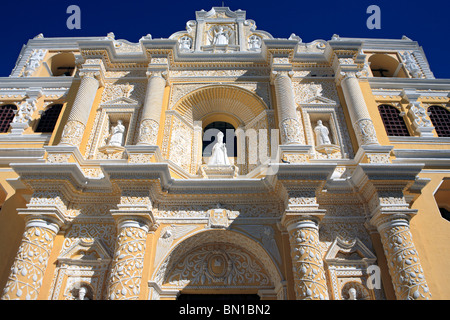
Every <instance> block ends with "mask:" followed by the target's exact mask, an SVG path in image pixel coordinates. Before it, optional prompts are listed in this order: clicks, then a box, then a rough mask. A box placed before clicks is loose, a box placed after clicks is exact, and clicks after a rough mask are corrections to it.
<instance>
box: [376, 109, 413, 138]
mask: <svg viewBox="0 0 450 320" xmlns="http://www.w3.org/2000/svg"><path fill="white" fill-rule="evenodd" d="M378 110H379V112H380V115H381V119H382V120H383V124H384V127H385V129H386V132H387V135H388V136H396V137H401V136H403V137H405V136H409V132H408V128H407V127H406V124H405V121H403V118H402V117H401V116H400V111H399V110H398V109H397V108H395V107H393V106H390V105H380V106H378Z"/></svg>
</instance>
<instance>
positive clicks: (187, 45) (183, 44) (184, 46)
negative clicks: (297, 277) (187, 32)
mask: <svg viewBox="0 0 450 320" xmlns="http://www.w3.org/2000/svg"><path fill="white" fill-rule="evenodd" d="M191 43H192V41H191V38H189V37H186V36H184V37H181V38H180V50H181V51H189V50H191Z"/></svg>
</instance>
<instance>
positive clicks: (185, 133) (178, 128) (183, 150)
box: [169, 116, 193, 172]
mask: <svg viewBox="0 0 450 320" xmlns="http://www.w3.org/2000/svg"><path fill="white" fill-rule="evenodd" d="M172 119H173V121H172V133H171V135H170V153H169V159H170V160H171V161H173V162H174V163H175V164H177V165H179V166H180V167H181V168H182V169H184V170H185V171H186V172H189V171H190V168H191V152H192V139H193V130H192V129H191V128H189V127H188V126H187V125H186V124H185V123H184V122H183V121H181V120H179V119H178V118H177V117H175V116H174V117H172Z"/></svg>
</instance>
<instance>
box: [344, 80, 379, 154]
mask: <svg viewBox="0 0 450 320" xmlns="http://www.w3.org/2000/svg"><path fill="white" fill-rule="evenodd" d="M341 86H342V91H343V92H344V97H345V102H346V103H347V107H348V110H349V113H350V119H351V121H352V125H353V129H354V130H355V133H356V138H357V139H358V143H359V145H360V146H362V145H371V144H378V139H377V135H376V132H375V127H374V125H373V122H372V120H371V118H370V115H369V110H368V109H367V105H366V102H365V100H364V96H363V93H362V91H361V87H360V86H359V81H358V78H357V77H356V73H355V72H346V73H343V77H342V80H341Z"/></svg>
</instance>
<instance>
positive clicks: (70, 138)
mask: <svg viewBox="0 0 450 320" xmlns="http://www.w3.org/2000/svg"><path fill="white" fill-rule="evenodd" d="M80 77H81V83H80V87H79V88H78V92H77V95H76V97H75V101H74V103H73V106H72V110H71V111H70V114H69V118H68V120H67V123H66V125H65V126H64V131H63V134H62V137H61V142H60V145H70V146H77V147H78V146H80V143H81V140H82V138H83V133H84V130H85V129H86V124H87V121H88V119H89V114H90V112H91V108H92V105H93V104H94V100H95V96H96V94H97V90H98V88H99V86H100V85H101V79H102V68H101V64H99V65H96V64H85V65H83V68H82V69H81V71H80Z"/></svg>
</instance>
